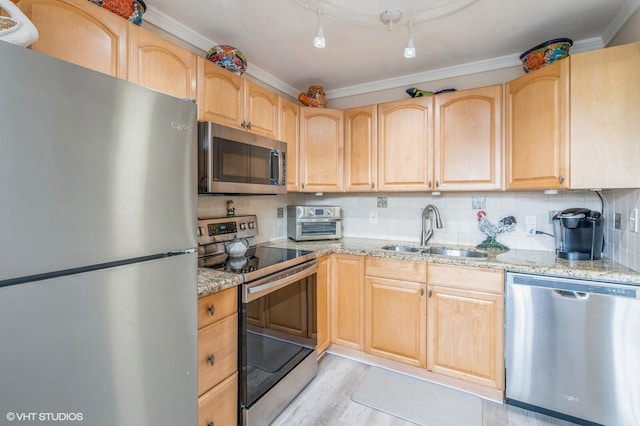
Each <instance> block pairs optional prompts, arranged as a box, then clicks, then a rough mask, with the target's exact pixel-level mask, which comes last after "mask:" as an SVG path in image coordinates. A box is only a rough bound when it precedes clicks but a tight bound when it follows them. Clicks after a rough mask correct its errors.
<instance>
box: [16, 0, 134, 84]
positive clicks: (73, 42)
mask: <svg viewBox="0 0 640 426" xmlns="http://www.w3.org/2000/svg"><path fill="white" fill-rule="evenodd" d="M19 6H20V9H21V10H22V11H23V12H24V14H25V15H27V16H28V17H29V19H30V20H31V21H32V22H33V24H34V25H35V26H36V28H37V29H38V34H39V38H38V41H36V42H35V43H33V44H32V45H31V46H30V48H31V49H32V50H34V51H37V52H41V53H44V54H47V55H50V56H54V57H56V58H58V59H62V60H64V61H67V62H72V63H74V64H76V65H80V66H83V67H86V68H90V69H92V70H95V71H99V72H102V73H104V74H108V75H110V76H113V77H118V78H122V79H126V78H127V70H128V65H127V61H128V56H127V51H128V31H129V28H130V27H131V25H130V24H129V22H127V21H126V20H125V19H123V18H121V17H120V16H118V15H115V14H113V13H111V12H109V11H108V10H105V9H102V8H100V7H98V6H96V5H95V4H93V3H90V2H88V1H86V0H21V1H20V4H19Z"/></svg>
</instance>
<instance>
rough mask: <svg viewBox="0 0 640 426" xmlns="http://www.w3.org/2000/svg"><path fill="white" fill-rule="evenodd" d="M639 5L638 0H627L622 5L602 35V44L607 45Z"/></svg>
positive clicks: (639, 1)
mask: <svg viewBox="0 0 640 426" xmlns="http://www.w3.org/2000/svg"><path fill="white" fill-rule="evenodd" d="M638 7H640V0H628V1H626V2H625V3H624V5H623V6H622V9H620V11H619V12H618V14H617V15H616V17H615V18H614V20H613V22H611V25H609V28H607V31H605V33H604V34H603V35H602V39H603V40H604V45H605V46H608V45H609V43H611V40H613V38H614V37H615V36H616V35H617V34H618V32H619V31H620V29H621V28H622V26H623V25H624V24H625V23H626V22H627V21H628V20H629V18H630V17H631V15H633V14H634V13H635V11H636V10H638Z"/></svg>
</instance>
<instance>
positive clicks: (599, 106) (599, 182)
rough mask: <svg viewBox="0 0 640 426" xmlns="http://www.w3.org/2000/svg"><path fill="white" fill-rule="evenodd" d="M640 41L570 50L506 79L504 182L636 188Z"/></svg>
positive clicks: (530, 185)
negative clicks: (553, 60)
mask: <svg viewBox="0 0 640 426" xmlns="http://www.w3.org/2000/svg"><path fill="white" fill-rule="evenodd" d="M639 67H640V43H632V44H627V45H623V46H617V47H611V48H607V49H599V50H594V51H590V52H584V53H578V54H575V55H571V56H570V57H569V58H567V59H563V60H561V61H558V62H556V63H554V64H552V65H549V66H547V67H545V68H542V69H540V70H538V71H535V72H532V73H530V74H527V75H525V76H523V77H520V78H518V79H516V80H513V81H511V82H509V83H507V85H506V92H507V93H506V122H507V125H506V161H505V164H506V183H505V184H506V189H547V188H571V189H598V188H637V187H640V175H638V173H633V172H631V171H632V170H635V169H636V168H637V164H639V163H640V150H639V149H638V148H637V146H638V142H637V135H638V134H639V133H640V113H639V111H640V96H638V94H639V93H640V81H639V80H638V78H637V77H636V76H635V73H636V72H637V70H638V68H639Z"/></svg>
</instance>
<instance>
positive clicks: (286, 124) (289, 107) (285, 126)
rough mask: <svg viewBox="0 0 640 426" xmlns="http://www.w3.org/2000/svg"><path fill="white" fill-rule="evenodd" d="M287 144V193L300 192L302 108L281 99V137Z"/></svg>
mask: <svg viewBox="0 0 640 426" xmlns="http://www.w3.org/2000/svg"><path fill="white" fill-rule="evenodd" d="M278 139H280V140H281V141H283V142H286V143H287V159H286V161H287V191H299V190H300V168H299V165H300V155H299V153H300V107H299V106H298V104H296V103H295V102H292V101H289V100H286V99H282V98H281V99H280V135H279V137H278Z"/></svg>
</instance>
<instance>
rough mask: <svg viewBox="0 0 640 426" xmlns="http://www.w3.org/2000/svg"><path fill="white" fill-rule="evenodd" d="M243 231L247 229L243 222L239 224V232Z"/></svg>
mask: <svg viewBox="0 0 640 426" xmlns="http://www.w3.org/2000/svg"><path fill="white" fill-rule="evenodd" d="M245 229H247V224H246V223H245V222H241V223H240V230H241V231H244V230H245Z"/></svg>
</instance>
